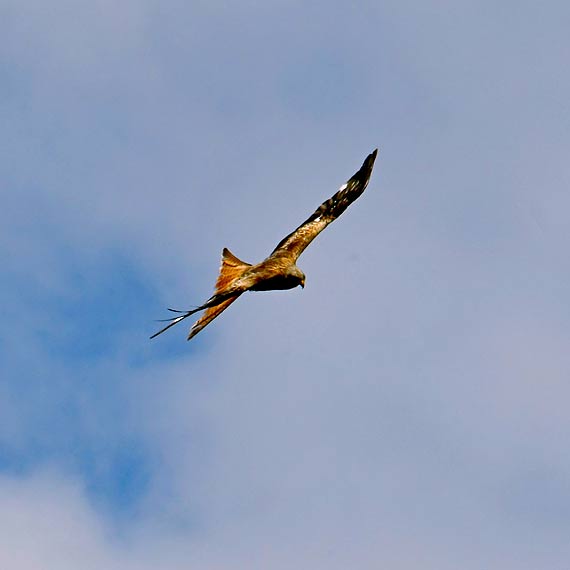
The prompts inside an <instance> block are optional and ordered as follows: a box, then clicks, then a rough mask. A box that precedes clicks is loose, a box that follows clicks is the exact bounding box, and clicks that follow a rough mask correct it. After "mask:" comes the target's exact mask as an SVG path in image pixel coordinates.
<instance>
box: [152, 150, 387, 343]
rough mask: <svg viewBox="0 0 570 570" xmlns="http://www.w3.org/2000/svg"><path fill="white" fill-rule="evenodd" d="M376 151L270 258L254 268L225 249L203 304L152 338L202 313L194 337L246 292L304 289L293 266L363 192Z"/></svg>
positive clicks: (301, 279)
mask: <svg viewBox="0 0 570 570" xmlns="http://www.w3.org/2000/svg"><path fill="white" fill-rule="evenodd" d="M377 153H378V149H376V150H375V151H374V152H372V153H371V154H369V155H368V156H367V157H366V160H365V161H364V163H363V164H362V166H361V167H360V170H359V171H358V172H357V173H356V174H355V175H354V176H353V177H352V178H351V179H350V180H349V181H348V182H347V183H346V184H343V185H342V186H341V187H340V189H339V191H338V192H337V193H336V194H335V195H334V196H333V197H332V198H330V199H329V200H327V201H326V202H324V203H323V204H321V205H320V206H319V207H318V208H317V210H316V212H315V213H314V214H313V215H312V216H311V217H310V218H308V219H307V220H306V221H304V222H303V223H302V224H301V225H300V226H299V227H298V228H297V229H296V230H294V231H293V232H291V233H290V234H289V235H288V236H287V237H285V238H283V239H282V240H281V241H280V242H279V244H278V245H277V247H276V248H275V249H274V250H273V251H272V252H271V255H270V256H269V257H268V258H267V259H264V260H263V261H262V262H261V263H258V264H257V265H251V264H249V263H246V262H245V261H241V259H238V258H237V257H236V256H235V255H234V254H233V253H231V252H230V251H229V250H228V249H227V248H224V250H223V252H222V265H221V267H220V274H219V276H218V280H217V281H216V288H215V291H214V294H213V295H212V296H211V297H210V298H209V299H208V300H207V301H206V302H205V303H204V304H203V305H200V306H199V307H197V308H196V309H192V310H190V311H177V310H175V309H169V311H172V312H173V313H181V315H180V316H178V317H173V318H172V319H166V320H167V321H171V322H170V324H168V325H167V326H166V327H164V328H163V329H161V330H159V331H158V332H157V333H155V334H153V335H152V336H151V337H150V338H154V337H155V336H158V335H159V334H161V333H163V332H164V331H165V330H167V329H169V328H170V327H172V326H174V325H175V324H177V323H179V322H180V321H183V320H184V319H186V318H187V317H189V316H190V315H193V314H194V313H197V312H199V311H204V310H205V312H204V314H203V315H202V316H201V317H200V318H199V319H198V320H197V321H196V322H195V323H194V325H193V326H192V328H191V329H190V333H189V334H188V340H190V339H191V338H192V337H194V336H195V335H197V334H198V333H199V332H200V331H201V330H202V329H203V328H204V327H205V326H206V325H207V324H208V323H210V322H211V321H213V320H214V319H215V318H216V317H217V316H218V315H219V314H220V313H221V312H222V311H224V310H225V309H227V308H228V307H229V306H230V305H231V304H232V303H233V302H234V301H235V300H236V299H237V298H238V297H239V296H240V295H241V294H242V293H245V292H246V291H272V290H274V289H293V288H294V287H297V285H300V286H301V287H304V286H305V274H304V273H303V272H302V271H301V270H300V269H299V268H298V267H297V265H295V263H296V261H297V259H298V257H299V256H300V255H301V254H302V253H303V251H304V250H305V248H306V247H307V246H308V245H309V244H310V243H311V242H312V241H313V240H314V239H315V238H316V237H317V236H318V235H319V234H320V233H321V232H322V231H323V230H324V229H325V228H326V227H327V226H328V225H329V224H330V223H331V222H333V221H334V220H336V219H337V218H338V217H339V216H340V215H341V214H342V213H343V212H344V211H345V210H346V209H347V208H348V206H350V204H352V202H354V201H355V200H356V199H357V198H358V197H359V196H360V195H361V194H362V193H363V192H364V190H365V189H366V186H367V185H368V181H369V180H370V176H371V174H372V168H373V166H374V161H375V160H376V154H377Z"/></svg>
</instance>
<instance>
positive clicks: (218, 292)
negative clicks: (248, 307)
mask: <svg viewBox="0 0 570 570" xmlns="http://www.w3.org/2000/svg"><path fill="white" fill-rule="evenodd" d="M249 267H251V265H250V264H249V263H245V262H244V261H241V259H238V258H237V257H236V256H235V255H234V254H233V253H232V252H231V251H230V250H229V249H227V248H224V250H223V251H222V264H221V266H220V273H219V275H218V279H217V280H216V288H215V291H214V294H213V295H212V296H211V297H210V298H209V299H208V300H207V301H206V302H205V303H204V304H203V305H201V306H200V307H196V308H195V309H192V310H190V311H177V310H176V309H168V310H169V311H172V312H174V313H181V314H180V315H179V316H178V317H173V318H171V319H166V320H167V321H170V322H169V324H168V325H167V326H165V327H164V328H163V329H161V330H159V331H158V332H157V333H154V334H153V335H152V336H151V337H150V338H155V337H157V336H158V335H159V334H162V333H163V332H164V331H166V330H168V329H169V328H170V327H173V326H174V325H177V324H178V323H180V322H181V321H183V320H184V319H186V318H187V317H189V316H190V315H193V314H194V313H197V312H199V311H202V310H204V309H206V312H205V313H204V314H203V315H202V316H201V317H200V318H199V319H198V320H197V321H196V322H195V323H194V325H193V326H192V328H191V329H190V333H189V334H188V340H190V339H191V338H192V337H194V336H196V335H197V334H198V333H199V332H200V331H201V330H202V329H203V328H204V327H205V326H206V325H207V324H209V323H210V322H211V321H213V320H214V319H215V318H216V317H217V316H218V315H219V314H220V313H222V312H223V311H224V310H225V309H227V308H228V307H229V306H230V305H231V304H232V303H233V302H234V301H235V300H236V299H237V298H238V297H239V296H240V295H241V294H242V293H243V291H240V292H232V291H230V289H231V286H232V284H233V283H234V282H235V281H236V280H237V279H239V278H240V277H241V276H242V275H243V274H244V272H245V271H246V270H247V269H248V268H249Z"/></svg>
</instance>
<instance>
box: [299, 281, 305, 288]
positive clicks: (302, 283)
mask: <svg viewBox="0 0 570 570" xmlns="http://www.w3.org/2000/svg"><path fill="white" fill-rule="evenodd" d="M300 285H301V288H302V289H304V288H305V280H304V279H303V281H301V283H300Z"/></svg>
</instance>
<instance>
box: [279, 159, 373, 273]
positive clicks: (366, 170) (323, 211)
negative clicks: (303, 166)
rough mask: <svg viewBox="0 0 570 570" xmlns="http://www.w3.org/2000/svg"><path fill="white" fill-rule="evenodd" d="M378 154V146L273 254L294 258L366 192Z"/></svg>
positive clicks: (280, 243)
mask: <svg viewBox="0 0 570 570" xmlns="http://www.w3.org/2000/svg"><path fill="white" fill-rule="evenodd" d="M377 154H378V149H376V150H375V151H374V152H372V153H371V154H369V155H368V156H367V157H366V160H365V161H364V163H363V164H362V166H361V167H360V170H359V171H358V172H357V173H356V174H355V175H354V176H353V177H352V178H351V179H350V180H349V181H348V182H347V183H346V184H343V185H342V186H341V187H340V189H339V191H338V192H337V193H336V194H335V195H334V196H333V197H332V198H329V199H328V200H327V201H326V202H323V203H322V204H321V205H320V206H319V207H318V208H317V210H316V211H315V213H314V214H313V215H312V216H311V217H310V218H308V219H307V220H305V221H304V222H303V223H302V224H301V225H300V226H299V227H298V228H297V229H296V230H294V231H293V232H291V233H290V234H289V235H288V236H286V237H284V238H283V239H282V240H281V241H280V242H279V243H278V244H277V247H276V248H275V249H274V250H273V251H272V253H271V256H282V255H286V256H287V257H291V258H292V260H293V262H294V261H295V260H296V259H297V258H298V257H299V256H300V255H301V254H302V253H303V251H304V250H305V248H306V247H307V246H308V245H309V244H310V243H311V242H312V241H313V240H314V239H315V238H316V237H317V236H318V235H319V234H320V233H321V232H322V231H323V230H324V229H325V228H326V227H327V226H328V225H329V224H330V223H331V222H333V221H334V220H336V219H337V218H338V217H339V216H340V215H341V214H342V213H343V212H344V211H345V210H346V209H347V208H348V206H350V204H352V202H354V201H355V200H356V199H357V198H358V197H359V196H360V195H361V194H362V193H363V192H364V190H365V189H366V186H367V185H368V181H369V180H370V176H371V174H372V168H373V167H374V161H375V160H376V155H377Z"/></svg>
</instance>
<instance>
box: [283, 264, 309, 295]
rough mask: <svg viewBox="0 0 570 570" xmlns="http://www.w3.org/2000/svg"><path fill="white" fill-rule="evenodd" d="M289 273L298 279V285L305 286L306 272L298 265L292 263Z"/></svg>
mask: <svg viewBox="0 0 570 570" xmlns="http://www.w3.org/2000/svg"><path fill="white" fill-rule="evenodd" d="M287 273H288V274H289V275H290V276H291V277H293V278H294V279H295V280H296V281H297V285H301V287H303V289H304V288H305V274H304V273H303V272H302V271H301V270H300V269H299V268H298V267H297V266H296V265H291V266H290V267H289V268H288V271H287Z"/></svg>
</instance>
